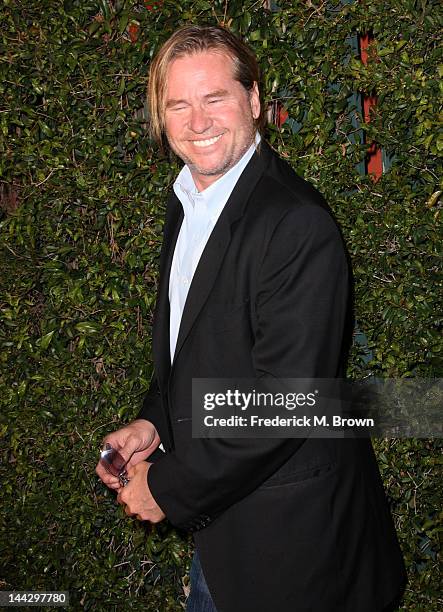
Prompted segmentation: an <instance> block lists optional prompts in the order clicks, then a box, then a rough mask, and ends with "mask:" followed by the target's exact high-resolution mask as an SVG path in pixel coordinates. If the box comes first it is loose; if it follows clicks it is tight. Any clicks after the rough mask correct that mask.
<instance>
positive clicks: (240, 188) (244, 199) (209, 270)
mask: <svg viewBox="0 0 443 612" xmlns="http://www.w3.org/2000/svg"><path fill="white" fill-rule="evenodd" d="M269 156H270V149H269V148H268V146H267V145H266V144H264V143H263V144H261V145H260V150H259V152H258V153H257V152H256V153H254V155H253V157H252V158H251V161H250V162H249V164H248V165H247V166H246V168H245V169H244V171H243V173H242V175H241V176H240V178H239V180H238V181H237V184H236V185H235V187H234V189H233V191H232V193H231V196H230V197H229V199H228V201H227V203H226V205H225V207H224V209H223V211H222V213H221V215H220V217H219V219H218V221H217V223H216V224H215V227H214V229H213V231H212V233H211V235H210V237H209V240H208V242H207V244H206V246H205V249H204V251H203V253H202V256H201V258H200V261H199V263H198V265H197V269H196V270H195V274H194V277H193V279H192V283H191V286H190V288H189V293H188V296H187V299H186V303H185V307H184V310H183V315H182V319H181V323H180V329H179V333H178V338H177V345H176V348H175V354H174V362H175V360H176V358H177V356H178V354H179V352H180V350H181V348H182V346H183V343H184V342H185V340H186V338H187V336H188V334H189V332H190V331H191V329H192V326H193V325H194V323H195V320H196V318H197V316H198V314H199V312H200V310H201V309H202V307H203V306H204V304H205V302H206V300H207V299H208V296H209V294H210V292H211V289H212V287H213V285H214V282H215V280H216V278H217V274H218V271H219V269H220V266H221V264H222V262H223V258H224V256H225V253H226V251H227V249H228V247H229V243H230V240H231V226H232V224H233V223H234V222H235V221H237V220H238V219H239V218H240V217H241V216H242V215H243V214H244V210H245V208H246V204H247V203H248V200H249V198H250V196H251V194H252V192H253V190H254V189H255V186H256V184H257V182H258V180H259V179H260V177H261V175H262V173H263V170H264V168H265V167H266V163H267V160H268V158H269ZM174 244H175V243H174ZM171 258H172V256H171ZM169 268H170V265H169ZM168 278H169V273H168ZM168 325H169V305H168ZM168 339H169V332H168Z"/></svg>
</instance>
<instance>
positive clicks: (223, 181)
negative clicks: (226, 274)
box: [169, 134, 260, 363]
mask: <svg viewBox="0 0 443 612" xmlns="http://www.w3.org/2000/svg"><path fill="white" fill-rule="evenodd" d="M259 142H260V135H259V134H257V136H256V138H255V143H253V144H252V145H251V146H250V147H249V149H248V150H247V151H246V153H245V154H244V155H243V157H242V158H241V159H240V160H239V161H238V162H237V163H236V164H235V166H233V167H232V168H231V169H230V170H228V172H226V174H224V175H223V176H222V177H220V178H219V179H218V180H217V181H215V182H214V183H212V185H210V186H209V187H207V188H206V189H204V190H203V191H201V192H199V191H198V190H197V188H196V186H195V183H194V179H193V178H192V175H191V172H190V170H189V168H188V166H184V167H183V168H182V170H181V171H180V173H179V175H178V176H177V179H176V180H175V183H174V192H175V195H176V196H177V197H178V199H179V200H180V202H181V204H182V206H183V212H184V219H183V223H182V226H181V228H180V233H179V235H178V238H177V243H176V245H175V250H174V257H173V259H172V265H171V274H170V276H169V304H170V311H171V316H170V323H169V336H170V351H171V363H172V361H173V360H174V353H175V347H176V344H177V337H178V332H179V329H180V322H181V318H182V314H183V309H184V307H185V302H186V298H187V296H188V291H189V287H190V285H191V282H192V279H193V277H194V273H195V270H196V268H197V264H198V262H199V260H200V257H201V255H202V253H203V250H204V248H205V246H206V243H207V242H208V239H209V236H210V235H211V233H212V230H213V229H214V226H215V224H216V223H217V220H218V218H219V216H220V214H221V212H222V210H223V208H224V206H225V204H226V202H227V201H228V199H229V196H230V195H231V193H232V191H233V189H234V187H235V185H236V183H237V181H238V179H239V178H240V175H241V173H242V172H243V170H244V169H245V168H246V166H247V164H248V162H249V160H250V159H251V157H252V156H253V154H254V151H255V148H256V146H257V145H258V143H259Z"/></svg>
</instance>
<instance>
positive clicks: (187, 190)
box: [173, 132, 261, 220]
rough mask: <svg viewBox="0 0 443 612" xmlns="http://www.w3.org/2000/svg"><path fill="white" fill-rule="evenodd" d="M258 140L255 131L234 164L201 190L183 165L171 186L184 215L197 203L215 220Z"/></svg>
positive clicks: (191, 210) (189, 212)
mask: <svg viewBox="0 0 443 612" xmlns="http://www.w3.org/2000/svg"><path fill="white" fill-rule="evenodd" d="M260 140H261V138H260V134H259V133H258V132H257V134H256V136H255V140H254V142H253V143H252V145H251V146H250V147H249V149H248V150H247V151H246V153H245V154H244V155H243V156H242V157H241V159H240V160H239V161H238V162H237V163H236V164H235V166H233V167H232V168H231V169H230V170H228V171H227V172H226V173H225V174H223V176H221V177H220V178H219V179H217V180H216V181H215V182H214V183H212V185H209V187H207V188H206V189H204V190H203V191H200V192H199V191H198V190H197V187H196V186H195V183H194V179H193V178H192V174H191V171H190V170H189V168H188V166H183V168H182V169H181V170H180V173H179V174H178V176H177V178H176V180H175V182H174V186H173V188H174V192H175V195H176V196H177V198H178V199H179V200H180V202H181V204H182V206H183V210H184V213H185V215H187V214H192V212H193V210H194V207H195V206H196V204H197V205H198V206H199V207H200V206H203V207H204V208H205V209H206V211H207V214H208V215H209V216H210V217H211V218H212V219H214V220H217V219H218V217H219V215H220V213H221V211H222V209H223V207H224V206H225V204H226V202H227V201H228V199H229V196H230V195H231V193H232V191H233V189H234V187H235V185H236V183H237V181H238V179H239V178H240V176H241V173H242V172H243V170H244V169H245V168H246V166H247V164H248V162H249V161H250V159H251V157H252V156H253V155H254V152H255V150H256V147H257V146H258V144H259V142H260Z"/></svg>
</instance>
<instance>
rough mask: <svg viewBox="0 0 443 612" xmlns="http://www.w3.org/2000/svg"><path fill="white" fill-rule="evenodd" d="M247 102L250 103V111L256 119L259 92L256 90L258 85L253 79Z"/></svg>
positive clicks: (258, 111) (258, 110)
mask: <svg viewBox="0 0 443 612" xmlns="http://www.w3.org/2000/svg"><path fill="white" fill-rule="evenodd" d="M249 103H250V105H251V112H252V116H253V117H254V119H258V118H259V116H260V108H261V107H260V93H259V91H258V85H257V83H256V81H254V85H253V86H252V89H251V91H250V92H249Z"/></svg>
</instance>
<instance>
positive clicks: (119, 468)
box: [100, 443, 129, 487]
mask: <svg viewBox="0 0 443 612" xmlns="http://www.w3.org/2000/svg"><path fill="white" fill-rule="evenodd" d="M126 464H127V461H125V460H124V459H123V457H122V456H121V455H120V453H119V452H118V451H117V450H116V449H115V448H112V446H111V445H110V444H108V443H107V444H106V445H105V448H104V449H103V450H102V451H101V453H100V465H102V466H103V467H104V468H105V470H106V471H107V472H109V473H110V474H112V475H113V476H116V477H117V478H118V479H119V480H120V484H121V485H122V487H125V486H126V485H127V484H128V482H129V478H128V472H127V471H126Z"/></svg>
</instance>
